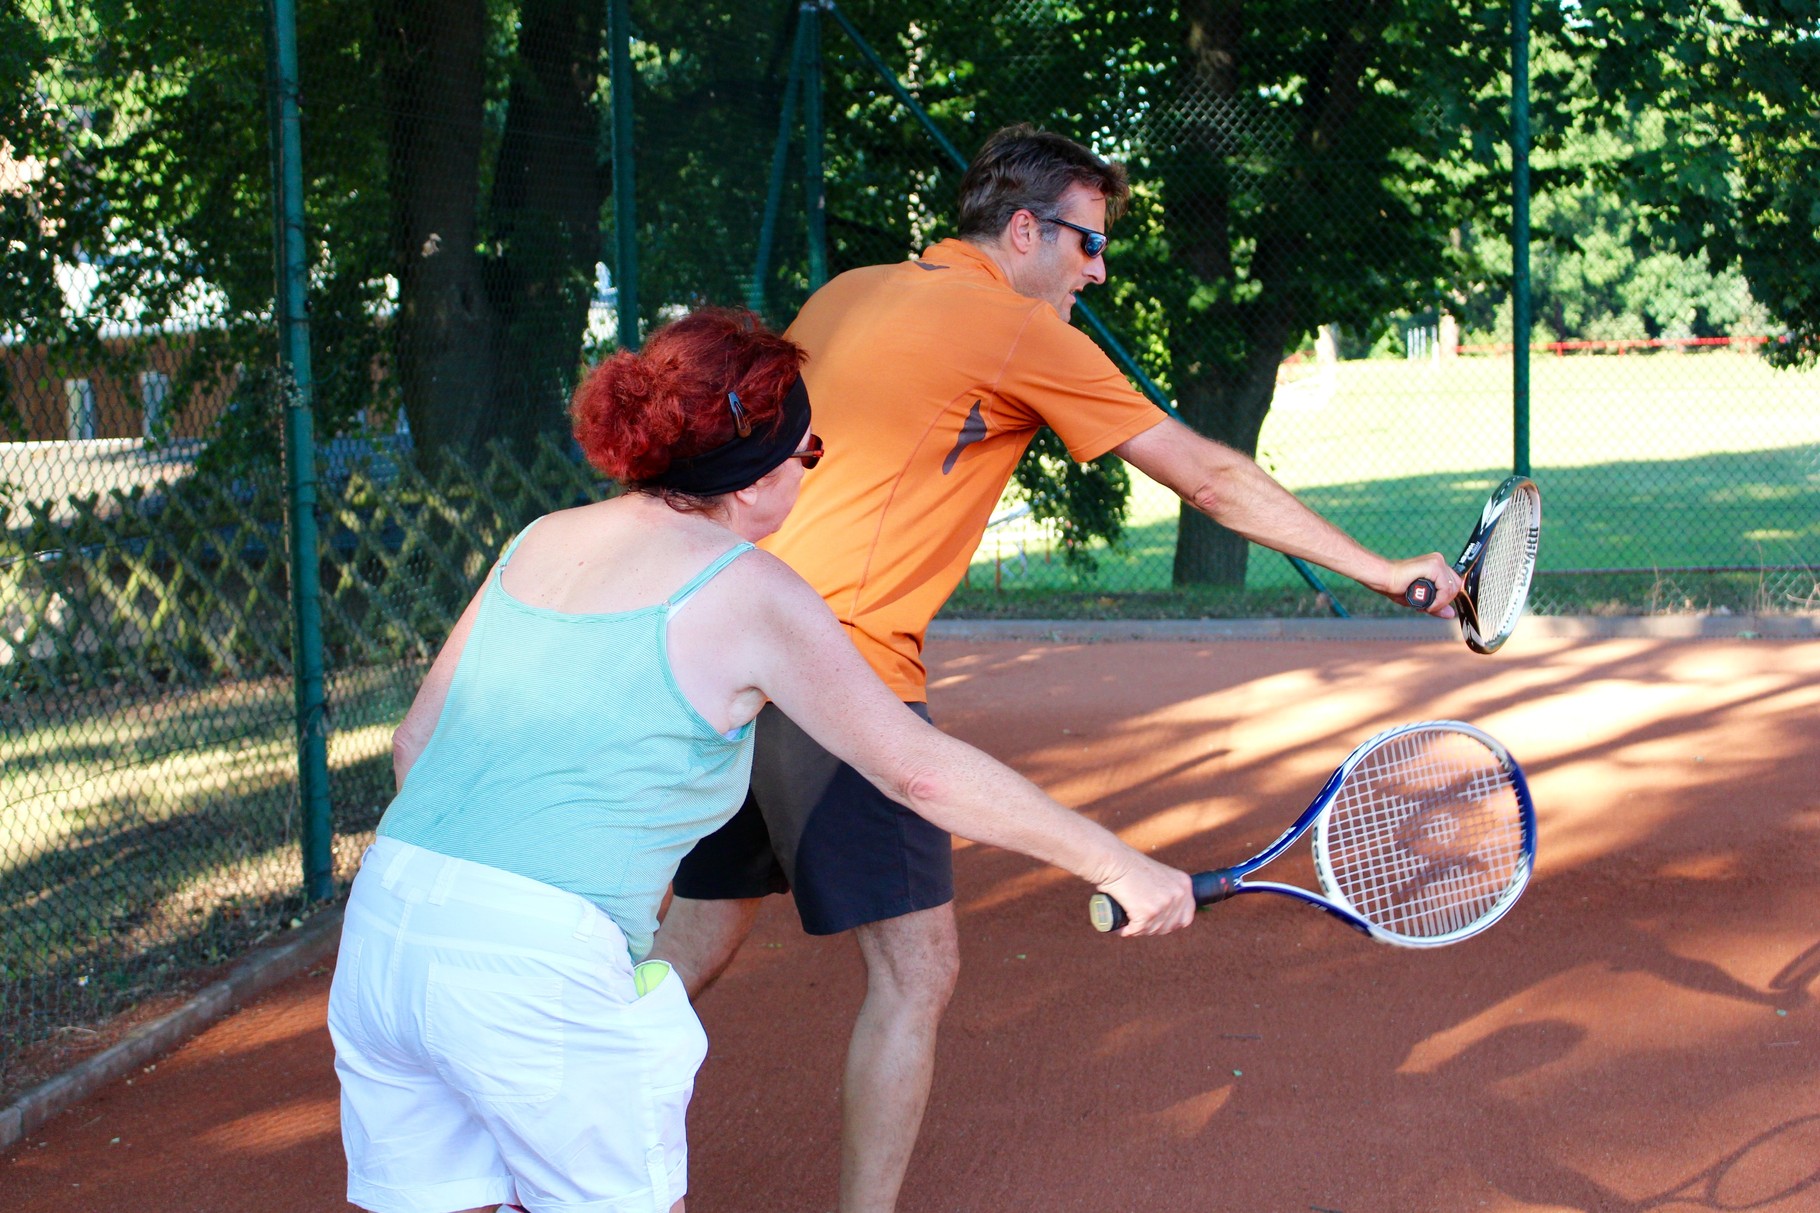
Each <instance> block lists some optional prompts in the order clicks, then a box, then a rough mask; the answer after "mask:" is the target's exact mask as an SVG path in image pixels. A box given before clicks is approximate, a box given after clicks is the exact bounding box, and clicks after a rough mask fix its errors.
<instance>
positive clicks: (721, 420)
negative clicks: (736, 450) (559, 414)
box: [569, 308, 806, 488]
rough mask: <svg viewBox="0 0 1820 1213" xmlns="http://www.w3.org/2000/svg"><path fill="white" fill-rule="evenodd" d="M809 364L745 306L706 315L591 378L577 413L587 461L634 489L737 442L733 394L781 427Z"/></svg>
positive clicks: (621, 356) (754, 416)
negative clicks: (788, 399) (788, 398)
mask: <svg viewBox="0 0 1820 1213" xmlns="http://www.w3.org/2000/svg"><path fill="white" fill-rule="evenodd" d="M804 357H806V355H805V354H804V352H803V350H802V347H801V346H799V345H797V344H796V343H795V342H794V341H790V340H788V339H786V338H784V337H781V336H779V335H778V334H776V333H773V332H771V331H770V330H769V329H767V328H765V326H764V324H763V322H761V321H760V320H759V318H758V317H757V316H756V315H754V314H753V313H751V312H749V311H746V310H744V309H743V308H703V309H702V310H700V311H697V312H692V313H690V314H689V315H687V316H685V317H683V318H682V319H681V320H677V321H674V322H672V323H670V324H667V325H665V326H664V327H663V328H661V329H658V330H657V331H656V332H655V333H652V334H651V336H650V338H649V339H648V340H647V341H646V342H645V347H644V349H642V350H640V351H639V352H637V353H631V352H629V351H623V350H622V351H621V352H619V353H617V354H614V355H613V356H612V357H611V358H608V359H607V360H606V361H604V362H602V363H600V364H599V365H597V366H596V367H595V368H594V369H593V370H592V371H590V372H588V375H587V376H586V378H584V379H583V380H582V381H581V386H579V387H577V388H576V389H575V397H574V400H573V402H572V403H571V405H570V408H569V415H570V417H571V419H572V421H573V422H574V427H575V440H576V441H577V442H579V443H580V444H581V449H582V452H583V453H584V454H586V455H587V457H588V462H589V463H591V464H593V465H594V466H595V467H597V468H599V469H600V470H601V471H602V472H604V473H605V474H606V475H608V476H611V477H612V478H613V479H615V480H617V481H619V482H620V483H621V484H624V485H627V486H628V487H632V488H637V487H639V486H640V485H642V484H643V483H645V482H646V481H649V480H650V479H651V478H652V477H655V476H661V475H662V474H663V473H664V471H665V470H666V469H668V468H669V466H670V463H671V461H672V460H675V459H687V458H689V457H691V456H694V455H698V454H700V453H701V452H703V451H706V450H711V449H712V448H714V447H717V446H719V445H721V444H722V443H724V442H727V441H730V440H731V439H732V438H733V413H732V410H731V409H730V408H729V407H728V405H727V393H728V392H738V393H739V401H740V406H741V408H742V409H743V410H744V411H745V414H746V416H747V417H748V418H750V419H751V421H752V425H753V427H754V428H755V429H756V428H761V427H771V428H775V427H776V425H777V424H778V421H779V419H780V418H781V417H782V415H783V407H782V406H783V400H784V396H785V395H786V394H787V393H788V392H789V390H790V386H791V384H793V383H795V381H796V377H797V374H798V373H799V371H800V370H801V367H802V363H803V359H804Z"/></svg>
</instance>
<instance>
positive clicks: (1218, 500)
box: [1113, 418, 1460, 618]
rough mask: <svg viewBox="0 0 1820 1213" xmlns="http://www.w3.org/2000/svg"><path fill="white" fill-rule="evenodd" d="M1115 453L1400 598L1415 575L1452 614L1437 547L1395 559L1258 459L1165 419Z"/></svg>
mask: <svg viewBox="0 0 1820 1213" xmlns="http://www.w3.org/2000/svg"><path fill="white" fill-rule="evenodd" d="M1113 454H1115V455H1117V456H1118V457H1119V458H1121V459H1123V460H1124V461H1125V462H1127V463H1129V464H1131V466H1133V467H1135V468H1137V469H1138V470H1139V471H1141V472H1143V473H1144V474H1145V475H1146V476H1148V477H1150V478H1151V479H1152V480H1155V481H1156V482H1157V483H1159V484H1161V485H1163V486H1165V487H1166V488H1168V489H1170V490H1172V491H1173V492H1174V493H1175V494H1176V495H1177V496H1179V497H1181V499H1182V500H1184V501H1186V502H1187V503H1188V504H1189V505H1192V506H1193V507H1194V508H1195V509H1197V510H1199V511H1200V512H1201V513H1203V514H1205V515H1207V516H1208V517H1209V518H1211V519H1213V520H1214V521H1215V522H1217V523H1219V524H1220V525H1221V526H1223V527H1225V528H1226V529H1227V530H1229V531H1233V532H1235V533H1237V534H1240V535H1243V536H1244V537H1245V538H1247V539H1249V540H1251V541H1252V542H1254V543H1261V544H1263V545H1264V546H1265V547H1267V548H1272V549H1274V550H1276V551H1279V552H1282V553H1283V554H1284V555H1286V556H1297V557H1300V558H1301V559H1303V560H1308V561H1311V562H1313V563H1315V564H1318V565H1320V566H1321V567H1323V568H1327V569H1332V570H1333V571H1334V572H1336V573H1339V574H1341V575H1343V576H1346V577H1350V578H1352V579H1353V580H1354V581H1356V582H1358V583H1359V584H1360V585H1363V586H1365V587H1366V588H1368V589H1372V590H1375V591H1377V592H1378V593H1380V594H1382V595H1384V596H1385V597H1386V598H1389V599H1392V600H1393V601H1396V602H1399V603H1400V602H1402V601H1403V591H1404V590H1405V589H1407V588H1408V587H1409V583H1410V582H1412V581H1414V580H1415V579H1416V578H1418V577H1426V578H1428V579H1429V580H1430V581H1433V582H1434V583H1435V587H1436V589H1437V590H1438V591H1439V592H1438V593H1436V594H1435V600H1434V605H1433V606H1431V607H1430V608H1429V611H1428V613H1429V614H1431V615H1439V616H1441V617H1442V618H1452V617H1453V606H1452V605H1451V604H1452V602H1453V600H1454V595H1455V594H1457V593H1459V590H1460V577H1459V575H1458V574H1457V573H1455V572H1454V571H1453V566H1451V565H1450V564H1448V563H1447V561H1446V560H1445V559H1444V558H1443V557H1442V556H1441V554H1440V553H1439V552H1430V553H1428V554H1427V555H1424V556H1416V557H1412V558H1410V559H1407V560H1391V559H1389V558H1387V557H1384V556H1380V555H1378V554H1377V553H1376V552H1373V551H1371V550H1370V549H1369V548H1367V547H1365V546H1364V545H1362V544H1360V543H1359V542H1358V541H1357V540H1355V539H1353V538H1352V537H1351V536H1350V535H1348V534H1347V533H1346V532H1345V531H1342V530H1341V529H1340V528H1339V527H1337V526H1335V525H1334V524H1333V523H1331V522H1329V521H1327V520H1326V519H1325V518H1323V517H1321V516H1320V515H1319V514H1317V513H1315V512H1314V511H1313V510H1311V509H1309V508H1308V507H1307V506H1305V505H1303V504H1302V503H1301V502H1300V501H1298V500H1297V499H1296V497H1295V495H1294V494H1292V493H1291V492H1290V491H1289V490H1288V489H1286V488H1284V487H1283V486H1282V485H1280V484H1278V483H1277V482H1276V480H1275V479H1274V478H1272V477H1271V475H1270V473H1268V472H1266V471H1265V470H1264V469H1263V468H1261V467H1259V466H1258V465H1257V462H1256V461H1255V460H1253V459H1251V458H1250V457H1249V456H1246V455H1244V454H1242V453H1240V452H1239V451H1236V450H1234V449H1233V448H1232V447H1229V446H1227V445H1225V444H1224V443H1220V442H1215V441H1214V440H1213V439H1211V438H1205V437H1202V436H1201V435H1200V434H1197V433H1195V432H1194V431H1193V430H1191V429H1189V428H1188V427H1187V426H1185V425H1183V424H1182V423H1181V422H1179V421H1175V420H1173V419H1169V418H1165V419H1164V420H1163V421H1162V422H1161V423H1159V424H1158V425H1155V426H1153V427H1151V428H1150V429H1148V430H1145V431H1144V432H1143V433H1141V434H1138V435H1136V436H1134V437H1131V438H1127V439H1126V440H1125V441H1124V442H1122V443H1120V444H1119V445H1118V446H1116V447H1114V448H1113Z"/></svg>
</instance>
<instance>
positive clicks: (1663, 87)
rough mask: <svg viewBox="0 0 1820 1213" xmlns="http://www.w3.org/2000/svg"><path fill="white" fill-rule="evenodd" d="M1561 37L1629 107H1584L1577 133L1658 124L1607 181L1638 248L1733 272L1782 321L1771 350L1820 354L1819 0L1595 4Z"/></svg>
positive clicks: (1599, 91)
mask: <svg viewBox="0 0 1820 1213" xmlns="http://www.w3.org/2000/svg"><path fill="white" fill-rule="evenodd" d="M1563 38H1564V40H1566V42H1567V44H1568V45H1570V46H1571V47H1572V48H1573V50H1574V51H1575V53H1576V54H1578V55H1579V56H1580V57H1581V58H1582V59H1583V61H1584V62H1585V63H1586V64H1587V70H1588V73H1589V76H1590V80H1591V83H1592V88H1593V89H1594V91H1595V95H1597V96H1601V97H1605V98H1613V99H1617V100H1619V101H1621V103H1622V104H1620V105H1616V106H1610V105H1608V106H1605V107H1589V108H1588V109H1587V110H1585V111H1584V112H1582V114H1581V115H1580V119H1581V122H1580V127H1581V129H1583V130H1587V131H1592V132H1602V131H1605V130H1609V129H1611V128H1612V127H1613V126H1626V125H1631V124H1634V123H1635V122H1636V121H1637V120H1638V119H1639V117H1640V116H1642V115H1644V114H1646V113H1649V114H1653V115H1656V116H1658V117H1659V120H1660V121H1661V123H1662V135H1661V138H1660V139H1651V140H1642V141H1636V142H1633V143H1631V144H1630V145H1629V146H1628V147H1627V149H1626V154H1624V155H1622V156H1619V157H1615V158H1613V159H1612V160H1610V161H1609V162H1607V163H1606V164H1605V165H1604V166H1603V172H1602V175H1601V180H1602V181H1603V183H1604V184H1606V185H1607V186H1608V187H1609V188H1610V189H1612V190H1613V191H1615V192H1619V193H1621V194H1622V196H1623V197H1624V198H1625V199H1626V200H1627V201H1628V202H1629V204H1630V205H1631V206H1632V207H1633V208H1634V210H1635V214H1636V217H1637V226H1636V232H1637V235H1638V240H1639V243H1645V244H1651V245H1656V246H1660V247H1666V248H1667V249H1669V250H1672V251H1673V252H1675V253H1677V254H1679V255H1680V256H1682V257H1689V258H1691V257H1699V258H1703V259H1704V260H1705V261H1706V262H1707V263H1708V265H1709V266H1710V267H1712V269H1713V270H1714V271H1716V272H1724V271H1726V270H1727V269H1729V268H1730V267H1732V266H1734V265H1735V266H1737V267H1738V268H1739V269H1740V270H1741V271H1742V274H1743V276H1744V278H1745V279H1746V280H1747V281H1748V282H1749V283H1750V291H1751V294H1752V295H1753V296H1754V297H1755V299H1756V300H1757V301H1758V302H1760V303H1761V304H1762V306H1763V307H1764V308H1765V309H1767V311H1768V313H1769V315H1770V316H1771V317H1773V318H1774V319H1775V320H1776V321H1777V322H1779V323H1781V324H1782V325H1785V326H1786V328H1787V332H1786V339H1785V340H1783V341H1780V342H1778V343H1777V344H1775V345H1773V346H1771V347H1770V350H1769V356H1770V357H1771V358H1772V359H1773V360H1775V361H1777V362H1780V363H1783V364H1787V365H1797V364H1811V363H1813V362H1814V361H1815V360H1816V359H1817V358H1820V202H1816V200H1815V198H1816V195H1815V192H1814V182H1815V181H1816V180H1820V123H1816V121H1815V117H1814V114H1815V111H1814V98H1815V95H1816V93H1820V0H1695V2H1693V3H1685V2H1681V0H1674V2H1670V0H1623V2H1621V3H1620V2H1618V0H1595V2H1593V3H1587V4H1582V5H1578V6H1576V8H1575V19H1574V20H1573V21H1572V22H1571V23H1570V24H1569V25H1568V27H1567V28H1566V29H1565V30H1564V31H1563Z"/></svg>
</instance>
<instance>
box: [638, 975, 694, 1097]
mask: <svg viewBox="0 0 1820 1213" xmlns="http://www.w3.org/2000/svg"><path fill="white" fill-rule="evenodd" d="M631 1014H632V1015H633V1016H634V1017H635V1018H637V1019H640V1020H643V1022H644V1023H645V1025H646V1027H645V1031H644V1039H645V1047H646V1052H645V1058H646V1063H647V1065H648V1066H649V1068H650V1081H651V1090H652V1091H653V1092H654V1093H656V1094H659V1095H667V1094H672V1093H675V1092H687V1091H689V1090H690V1089H691V1088H693V1087H694V1085H695V1074H696V1071H698V1070H700V1069H701V1063H702V1062H703V1061H704V1060H706V1059H707V1056H708V1034H707V1033H706V1032H704V1031H703V1030H702V1026H701V1020H700V1019H699V1018H697V1017H696V1014H695V1008H694V1007H693V1006H691V1005H690V1004H689V995H688V992H687V991H686V990H685V989H684V988H683V981H682V978H681V977H678V976H677V975H676V973H675V972H674V971H672V972H670V973H667V974H665V975H664V979H663V981H662V982H660V983H659V984H658V985H657V986H656V987H655V988H653V989H652V990H651V991H650V992H649V993H648V994H646V995H645V996H644V997H642V998H640V999H639V1000H638V1001H637V1002H635V1003H633V1004H632V1010H631ZM685 1100H686V1096H685Z"/></svg>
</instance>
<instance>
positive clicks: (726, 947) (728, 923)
mask: <svg viewBox="0 0 1820 1213" xmlns="http://www.w3.org/2000/svg"><path fill="white" fill-rule="evenodd" d="M763 900H764V899H763V898H762V897H748V898H737V899H732V900H727V901H697V900H695V899H694V898H692V897H672V898H671V899H670V908H669V910H668V911H667V912H666V913H665V914H664V918H663V925H662V926H660V927H659V928H658V931H657V938H656V940H655V941H654V942H653V943H652V945H651V955H650V956H649V957H648V958H647V959H650V960H667V961H669V962H670V967H671V968H673V969H675V970H676V973H677V975H678V976H679V977H681V978H682V981H683V989H685V990H687V991H688V992H689V998H690V999H691V1000H693V999H695V998H698V997H700V996H701V992H702V991H703V990H705V989H707V988H708V987H709V986H710V985H712V984H714V979H715V978H717V977H719V976H720V975H721V973H722V971H724V970H725V969H726V967H727V965H729V964H730V963H732V960H733V955H734V953H736V952H738V951H739V945H740V944H742V943H744V942H746V936H748V935H750V934H751V933H752V924H753V923H754V922H756V921H757V920H758V907H759V904H760V903H761V902H762V901H763Z"/></svg>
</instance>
